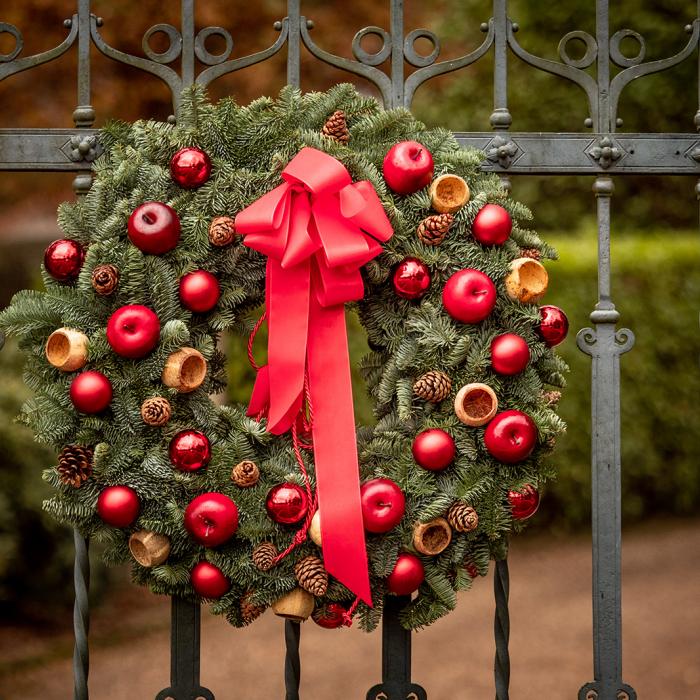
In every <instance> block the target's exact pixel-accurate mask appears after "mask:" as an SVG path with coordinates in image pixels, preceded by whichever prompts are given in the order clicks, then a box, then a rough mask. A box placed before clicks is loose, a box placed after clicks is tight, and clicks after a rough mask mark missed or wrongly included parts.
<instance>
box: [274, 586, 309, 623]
mask: <svg viewBox="0 0 700 700" xmlns="http://www.w3.org/2000/svg"><path fill="white" fill-rule="evenodd" d="M272 611H273V612H274V613H275V615H278V616H279V617H283V618H285V620H291V621H292V622H303V621H304V620H306V619H307V618H308V617H309V615H311V613H312V612H313V611H314V597H313V596H312V595H311V593H307V592H306V591H305V590H304V589H303V588H294V589H293V590H291V591H289V593H285V594H284V595H283V596H282V597H281V598H278V599H277V600H276V601H275V602H274V603H273V604H272Z"/></svg>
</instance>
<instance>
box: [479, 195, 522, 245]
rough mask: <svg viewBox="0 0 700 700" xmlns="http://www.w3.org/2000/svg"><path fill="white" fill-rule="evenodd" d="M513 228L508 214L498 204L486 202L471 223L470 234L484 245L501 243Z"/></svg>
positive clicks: (506, 238)
mask: <svg viewBox="0 0 700 700" xmlns="http://www.w3.org/2000/svg"><path fill="white" fill-rule="evenodd" d="M512 230H513V220H512V219H511V218H510V214H509V213H508V212H507V211H506V210H505V209H504V208H503V207H501V206H499V205H498V204H486V205H485V206H483V207H481V209H479V213H478V214H477V215H476V218H475V219H474V223H473V224H472V235H473V236H474V238H475V239H476V240H477V241H479V243H483V244H484V245H503V244H504V243H505V242H506V241H507V240H508V236H510V232H511V231H512Z"/></svg>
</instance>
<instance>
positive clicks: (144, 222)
mask: <svg viewBox="0 0 700 700" xmlns="http://www.w3.org/2000/svg"><path fill="white" fill-rule="evenodd" d="M127 230H128V233H129V240H130V241H131V242H132V243H133V244H134V245H135V246H136V247H137V248H138V249H139V250H142V251H143V252H144V253H150V254H151V255H161V254H163V253H167V252H168V251H169V250H172V249H173V248H174V247H175V246H176V245H177V243H178V241H179V240H180V219H179V217H178V215H177V212H176V211H175V210H174V209H173V208H172V207H170V206H168V205H167V204H163V202H144V203H143V204H142V205H141V206H139V207H136V209H134V211H133V212H132V213H131V216H130V217H129V223H128V224H127Z"/></svg>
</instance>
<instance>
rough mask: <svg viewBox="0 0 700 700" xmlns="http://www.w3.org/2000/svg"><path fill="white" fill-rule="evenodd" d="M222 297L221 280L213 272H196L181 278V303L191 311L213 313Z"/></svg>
mask: <svg viewBox="0 0 700 700" xmlns="http://www.w3.org/2000/svg"><path fill="white" fill-rule="evenodd" d="M220 295H221V288H220V287H219V280H217V279H216V277H214V275H212V274H211V272H207V271H206V270H196V271H195V272H189V273H187V274H186V275H185V276H184V277H181V278H180V302H181V303H182V305H183V306H184V307H185V308H186V309H189V310H190V311H196V312H197V313H205V312H206V311H211V310H212V309H213V308H214V307H215V306H216V303H217V302H218V301H219V296H220Z"/></svg>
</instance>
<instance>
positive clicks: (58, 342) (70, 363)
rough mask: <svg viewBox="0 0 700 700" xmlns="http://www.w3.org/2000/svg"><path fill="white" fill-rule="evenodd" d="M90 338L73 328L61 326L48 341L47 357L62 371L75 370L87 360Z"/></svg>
mask: <svg viewBox="0 0 700 700" xmlns="http://www.w3.org/2000/svg"><path fill="white" fill-rule="evenodd" d="M87 344H88V339H87V336H86V335H85V333H81V332H80V331H76V330H73V329H72V328H59V329H58V330H57V331H54V332H53V333H52V334H51V335H50V336H49V339H48V340H47V341H46V359H47V360H48V361H49V363H50V364H52V365H53V366H54V367H56V368H57V369H60V370H61V372H75V370H76V369H80V368H81V367H84V366H85V363H86V362H87Z"/></svg>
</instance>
